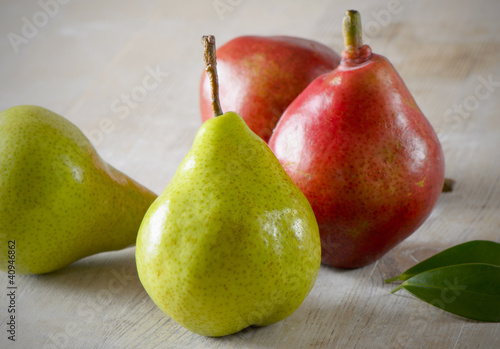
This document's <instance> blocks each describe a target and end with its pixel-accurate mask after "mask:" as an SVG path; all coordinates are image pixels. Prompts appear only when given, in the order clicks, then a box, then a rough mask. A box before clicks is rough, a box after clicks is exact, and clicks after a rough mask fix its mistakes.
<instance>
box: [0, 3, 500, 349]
mask: <svg viewBox="0 0 500 349" xmlns="http://www.w3.org/2000/svg"><path fill="white" fill-rule="evenodd" d="M54 1H55V0H54ZM54 1H52V3H53V2H54ZM48 2H50V1H48V0H47V3H48ZM61 2H63V1H61ZM221 2H222V3H224V4H227V6H229V7H228V10H227V12H225V13H223V14H222V15H221V14H220V13H219V14H218V13H217V11H216V10H215V8H214V5H213V4H214V2H213V1H201V0H197V1H191V2H182V1H159V0H156V1H145V2H135V1H118V0H110V1H105V2H102V1H97V0H89V1H69V2H67V4H64V5H63V4H60V5H58V8H57V11H55V12H56V13H55V14H54V15H53V16H47V18H48V21H47V23H46V24H45V25H43V26H40V28H38V30H37V33H36V34H35V35H33V37H32V38H29V39H28V40H27V43H23V44H20V45H18V46H17V49H18V52H17V53H16V48H15V47H14V46H13V45H12V44H11V43H10V42H9V39H8V34H9V33H16V34H18V35H21V34H22V27H23V23H24V22H23V17H25V18H27V19H28V20H30V21H32V20H33V16H34V15H36V14H37V13H38V12H40V11H44V10H43V9H42V7H41V6H40V4H39V3H38V2H19V1H10V2H5V1H4V2H2V3H0V34H1V37H0V60H1V61H0V62H1V64H0V109H1V110H3V109H6V108H8V107H10V106H14V105H19V104H38V105H42V106H44V107H46V108H49V109H51V110H54V111H56V112H58V113H60V114H62V115H64V116H66V117H67V118H69V119H70V120H71V121H72V122H74V123H75V124H76V125H77V126H79V127H80V128H81V129H83V130H85V132H86V133H87V135H88V136H89V137H90V138H91V140H92V141H93V143H94V145H95V147H96V148H97V150H98V152H99V153H100V154H101V156H102V157H103V158H104V159H105V160H107V161H108V162H110V163H111V164H112V165H113V166H115V167H117V168H119V169H120V170H122V171H124V172H126V173H128V174H129V175H131V176H132V177H133V178H135V179H137V180H138V181H139V182H141V183H143V184H145V185H146V186H148V187H149V188H151V189H153V190H154V191H156V192H158V193H159V192H161V191H162V190H163V188H164V187H165V186H166V185H167V183H168V182H169V180H170V179H171V178H172V176H173V174H174V173H175V170H176V169H177V166H178V165H179V164H180V162H181V160H182V158H183V157H184V155H185V154H186V153H187V151H188V150H189V148H190V146H191V143H192V141H193V139H194V135H195V133H196V131H197V129H198V127H199V126H200V117H199V111H198V83H199V79H200V76H201V73H202V71H203V61H202V47H201V45H200V37H201V35H203V34H214V35H215V36H216V37H217V42H218V43H223V42H225V41H227V40H229V39H231V38H233V37H235V36H238V35H243V34H259V35H274V34H287V35H296V36H302V37H307V38H311V39H315V40H318V41H320V42H323V43H324V44H327V45H329V46H330V47H332V48H333V49H335V50H337V51H338V52H340V51H341V49H342V38H341V30H340V25H341V18H342V15H343V12H344V11H345V10H346V9H348V8H356V9H357V10H359V11H360V12H361V15H362V17H363V23H364V28H365V29H364V32H365V41H366V42H367V43H369V44H370V45H371V46H372V48H373V50H374V51H375V52H377V53H380V54H383V55H385V56H387V57H388V58H389V59H390V60H391V62H393V64H394V66H395V67H396V68H397V70H398V71H399V73H400V74H401V76H402V77H403V79H404V80H405V82H406V83H407V85H408V87H409V89H410V91H412V93H413V95H414V97H415V99H416V101H417V102H418V104H419V106H420V107H421V109H422V110H423V111H424V113H425V114H426V115H427V117H428V119H429V120H430V122H431V123H432V124H433V126H434V127H435V128H436V130H437V132H438V135H439V137H440V140H441V142H442V145H443V148H444V151H445V158H446V176H447V177H450V178H453V179H455V180H456V184H455V187H454V191H453V192H451V193H447V194H443V195H442V196H441V198H440V199H439V202H438V204H437V206H436V207H435V209H434V211H433V213H432V215H431V216H430V217H429V219H428V220H427V221H426V222H425V224H424V225H423V226H422V227H421V228H420V229H419V230H418V231H417V232H416V233H415V234H413V235H412V236H411V237H409V238H408V239H407V240H405V241H404V242H403V243H401V244H400V245H399V246H397V247H396V248H394V249H393V250H392V251H390V252H389V253H388V254H387V255H386V256H384V257H383V258H382V259H380V260H379V261H378V262H376V263H374V264H372V265H369V266H367V267H364V268H361V269H357V270H351V271H342V270H335V269H331V268H327V267H322V268H321V270H320V274H319V276H318V279H317V282H316V285H315V286H314V289H313V290H312V292H311V293H310V295H309V296H308V297H307V298H306V300H305V302H304V303H303V304H302V306H301V307H300V308H299V309H298V310H297V311H296V312H295V313H294V314H292V315H291V316H290V317H289V318H287V319H286V320H284V321H281V322H279V323H277V324H274V325H271V326H268V327H265V328H250V329H246V330H244V331H242V332H240V333H237V334H234V335H231V336H228V337H224V338H205V337H201V336H198V335H195V334H193V333H191V332H189V331H187V330H185V329H184V328H182V327H180V326H179V325H177V324H176V323H175V322H174V321H172V320H170V319H169V318H168V317H167V316H165V315H164V314H163V313H162V312H161V311H160V310H158V308H157V307H156V306H155V305H154V303H153V302H152V301H151V299H150V298H149V297H148V295H147V294H146V292H145V291H144V289H143V288H142V285H141V284H140V281H139V279H138V277H137V272H136V269H135V261H134V248H133V247H130V248H128V249H125V250H122V251H117V252H109V253H102V254H99V255H96V256H91V257H88V258H85V259H83V260H81V261H78V262H76V263H74V264H72V265H71V266H69V267H67V268H65V269H63V270H60V271H58V272H55V273H52V274H49V275H43V276H17V280H18V287H19V297H18V300H17V312H18V320H19V322H18V325H17V329H18V332H17V339H18V340H17V341H16V343H15V344H14V343H12V342H10V341H8V340H7V335H6V331H5V328H6V325H5V323H6V321H7V315H8V314H7V312H6V308H5V305H6V304H7V298H6V292H5V289H6V286H5V285H7V281H6V280H7V279H6V274H5V273H2V274H0V287H1V288H2V290H1V292H0V294H1V296H0V304H1V307H0V319H1V323H2V325H1V326H0V327H1V328H2V330H1V331H0V347H2V348H32V347H40V348H395V349H396V348H453V349H459V348H499V347H500V324H494V323H493V324H491V323H479V322H475V321H469V320H466V319H463V318H460V317H457V316H454V315H451V314H448V313H445V312H443V311H441V310H439V309H436V308H434V307H432V306H430V305H428V304H426V303H423V302H420V301H418V300H416V299H415V298H413V297H411V296H410V295H408V294H405V293H404V292H399V293H397V294H395V295H391V294H390V290H391V287H392V286H391V285H385V284H384V283H383V280H384V279H385V278H387V277H391V276H394V275H396V274H398V273H400V272H401V271H403V270H405V269H406V268H408V267H410V266H412V265H414V264H415V263H416V262H418V261H420V260H422V259H424V258H426V257H429V256H431V255H433V254H434V253H436V252H439V251H441V250H443V249H445V248H447V247H450V246H453V245H456V244H458V243H461V242H464V241H468V240H473V239H488V240H494V241H499V242H500V234H499V231H500V214H499V213H500V161H499V160H500V158H499V155H498V154H499V153H498V149H499V148H500V118H499V117H498V111H499V110H500V64H499V62H500V39H499V37H498V33H499V32H500V22H499V21H498V14H499V13H500V2H498V1H494V0H492V1H488V0H478V1H474V2H468V1H465V0H461V1H451V0H446V1H444V0H443V1H439V2H435V1H430V0H422V1H410V0H400V1H395V0H394V1H392V0H391V1H390V0H377V1H367V0H365V1H346V0H340V1H336V2H331V1H327V0H319V1H314V2H311V1H305V0H300V1H293V2H292V1H285V0H279V1H273V2H268V1H264V0H258V1H232V2H231V1H228V0H221ZM231 4H233V5H231ZM39 16H40V15H39ZM42 17H43V16H42ZM42 17H40V18H42ZM42 19H43V18H42ZM39 20H40V19H39ZM148 75H154V76H156V77H157V80H155V81H157V85H156V86H155V88H153V89H151V90H147V93H146V94H145V95H140V96H139V97H140V98H135V99H134V98H132V102H133V103H132V104H130V105H129V104H126V103H125V102H123V98H124V97H123V96H127V95H128V96H133V94H134V93H135V94H136V97H137V96H138V95H137V91H138V89H140V87H141V86H142V85H143V81H144V78H145V77H146V76H148ZM488 80H491V81H492V82H490V84H489V85H488V86H486V87H478V86H481V85H483V86H485V83H484V81H488ZM478 90H480V92H481V93H480V94H478ZM134 91H135V92H134ZM457 110H461V111H457ZM103 120H105V121H103Z"/></svg>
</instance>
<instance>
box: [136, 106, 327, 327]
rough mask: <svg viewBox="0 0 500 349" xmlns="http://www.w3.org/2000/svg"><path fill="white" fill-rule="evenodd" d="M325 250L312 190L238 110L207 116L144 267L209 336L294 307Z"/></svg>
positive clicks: (145, 237) (149, 287)
mask: <svg viewBox="0 0 500 349" xmlns="http://www.w3.org/2000/svg"><path fill="white" fill-rule="evenodd" d="M320 260H321V247H320V240H319V232H318V225H317V223H316V219H315V217H314V213H313V211H312V209H311V206H310V205H309V203H308V201H307V199H306V198H305V196H304V195H303V194H302V192H301V191H300V190H299V189H298V188H297V186H296V185H295V184H294V183H293V182H292V181H291V179H290V177H289V176H288V175H287V174H286V173H285V171H284V170H283V167H282V166H281V164H280V163H279V161H278V160H277V159H276V157H275V156H274V154H273V153H272V152H271V150H270V149H269V148H268V146H267V145H266V144H265V142H264V141H262V139H260V138H259V137H258V136H257V135H255V134H254V133H253V132H252V131H251V130H250V129H249V128H248V126H247V125H246V124H245V122H244V121H243V119H242V118H241V117H240V116H238V115H237V114H235V113H233V112H228V113H225V114H223V115H220V116H218V117H216V118H213V119H210V120H208V121H207V122H205V123H204V124H203V125H202V127H201V128H200V130H199V131H198V134H197V135H196V138H195V140H194V143H193V146H192V148H191V150H190V152H189V153H188V154H187V156H186V157H185V158H184V160H183V162H182V164H181V165H180V167H179V168H178V170H177V172H176V174H175V176H174V178H173V179H172V180H171V182H170V183H169V185H168V186H167V188H166V189H165V190H164V192H163V193H162V194H161V195H160V196H159V197H158V199H157V200H156V201H155V202H154V203H153V204H152V205H151V207H150V208H149V210H148V212H147V214H146V216H145V218H144V220H143V222H142V225H141V227H140V230H139V235H138V238H137V244H136V262H137V269H138V273H139V277H140V279H141V282H142V284H143V286H144V288H145V289H146V291H147V292H148V294H149V295H150V297H151V298H152V299H153V301H154V302H155V303H156V305H157V306H158V307H159V308H160V309H161V310H163V311H164V312H165V313H166V314H167V315H169V316H170V317H171V318H172V319H174V320H175V321H177V322H178V323H179V324H181V325H182V326H184V327H186V328H187V329H189V330H191V331H193V332H196V333H198V334H202V335H206V336H224V335H228V334H232V333H235V332H238V331H240V330H242V329H244V328H246V327H248V326H250V325H258V326H264V325H269V324H272V323H275V322H277V321H280V320H282V319H284V318H285V317H287V316H288V315H290V314H292V313H293V312H294V311H295V310H296V309H297V308H298V307H299V305H300V304H301V303H302V301H303V300H304V298H305V297H306V296H307V294H308V293H309V291H310V290H311V288H312V287H313V285H314V282H315V280H316V276H317V274H318V270H319V267H320Z"/></svg>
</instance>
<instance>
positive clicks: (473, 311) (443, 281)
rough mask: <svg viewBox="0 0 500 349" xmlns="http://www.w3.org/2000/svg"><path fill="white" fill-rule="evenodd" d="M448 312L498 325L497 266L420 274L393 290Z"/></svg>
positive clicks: (468, 266) (499, 272)
mask: <svg viewBox="0 0 500 349" xmlns="http://www.w3.org/2000/svg"><path fill="white" fill-rule="evenodd" d="M401 288H404V289H406V290H407V291H408V292H410V293H411V294H413V295H414V296H415V297H417V298H419V299H421V300H423V301H424V302H427V303H429V304H432V305H434V306H436V307H438V308H440V309H443V310H445V311H448V312H450V313H453V314H456V315H460V316H464V317H466V318H469V319H474V320H479V321H488V322H500V267H499V266H497V265H491V264H484V263H467V264H458V265H451V266H447V267H443V268H437V269H432V270H428V271H425V272H423V273H420V274H418V275H416V276H413V277H412V278H410V279H408V280H406V281H405V282H403V283H402V284H401V285H399V286H398V287H396V288H395V289H394V290H393V291H392V293H394V292H396V291H398V290H400V289H401Z"/></svg>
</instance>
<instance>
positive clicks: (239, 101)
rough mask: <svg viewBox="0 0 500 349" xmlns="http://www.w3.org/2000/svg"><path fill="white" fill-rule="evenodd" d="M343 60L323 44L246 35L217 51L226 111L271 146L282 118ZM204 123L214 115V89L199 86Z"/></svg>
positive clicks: (203, 83) (203, 82)
mask: <svg viewBox="0 0 500 349" xmlns="http://www.w3.org/2000/svg"><path fill="white" fill-rule="evenodd" d="M339 62H340V57H339V55H338V54H337V53H335V52H334V51H332V50H331V49H330V48H328V47H327V46H324V45H322V44H320V43H318V42H315V41H311V40H307V39H301V38H295V37H288V36H270V37H261V36H241V37H238V38H235V39H233V40H231V41H229V42H228V43H226V44H225V45H223V46H221V47H220V48H218V50H217V71H218V76H219V91H220V101H221V107H222V110H223V111H224V112H226V111H234V112H237V113H238V114H239V115H241V117H242V118H243V119H244V120H245V122H246V123H247V125H248V126H249V127H250V129H252V131H254V132H255V133H256V134H257V135H259V136H260V137H261V138H262V139H264V140H265V141H266V142H267V141H268V140H269V137H270V136H271V133H272V130H273V129H274V127H275V126H276V123H277V122H278V119H279V118H280V117H281V114H283V112H284V111H285V109H286V108H287V107H288V105H289V104H290V103H291V102H292V101H293V100H294V99H295V97H297V95H298V94H299V93H300V92H302V90H304V89H305V88H306V86H307V85H308V84H309V83H310V82H312V81H313V80H314V79H315V78H316V77H318V76H320V75H321V74H324V73H326V72H329V71H331V70H332V69H334V68H335V67H337V66H338V64H339ZM200 110H201V118H202V121H203V122H205V121H206V120H208V119H210V118H211V117H213V112H212V106H211V101H210V86H209V82H208V79H207V74H206V73H205V72H203V74H202V79H201V84H200Z"/></svg>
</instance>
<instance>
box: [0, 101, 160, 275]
mask: <svg viewBox="0 0 500 349" xmlns="http://www.w3.org/2000/svg"><path fill="white" fill-rule="evenodd" d="M155 198H156V195H155V194H154V193H152V192H151V191H149V190H148V189H146V188H144V187H143V186H141V185H139V184H138V183H137V182H135V181H133V180H132V179H130V178H128V177H127V176H126V175H124V174H122V173H121V172H119V171H117V170H116V169H114V168H112V167H111V166H109V165H108V164H106V163H105V162H104V161H103V160H102V159H101V158H100V157H99V156H98V154H97V153H96V151H95V150H94V148H93V147H92V145H91V144H90V142H89V141H88V140H87V138H86V137H85V136H84V134H83V133H82V132H81V131H80V130H79V129H78V128H77V127H76V126H75V125H73V124H72V123H70V122H69V121H68V120H66V119H65V118H63V117H62V116H60V115H58V114H55V113H53V112H51V111H50V110H47V109H44V108H42V107H37V106H17V107H13V108H10V109H7V110H5V111H3V112H1V113H0V240H1V241H0V251H1V253H0V267H1V270H3V271H5V270H7V265H8V264H7V259H6V258H7V246H8V244H7V241H8V240H9V241H10V240H15V246H16V251H15V255H16V259H15V268H16V269H15V270H16V273H18V274H42V273H48V272H52V271H55V270H58V269H61V268H63V267H65V266H67V265H68V264H70V263H72V262H74V261H76V260H78V259H80V258H83V257H86V256H89V255H92V254H95V253H98V252H103V251H110V250H117V249H122V248H125V247H127V246H130V245H133V244H134V243H135V240H136V237H137V232H138V229H139V226H140V223H141V221H142V218H143V216H144V213H145V212H146V210H147V209H148V207H149V206H150V204H151V203H152V202H153V201H154V199H155Z"/></svg>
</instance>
